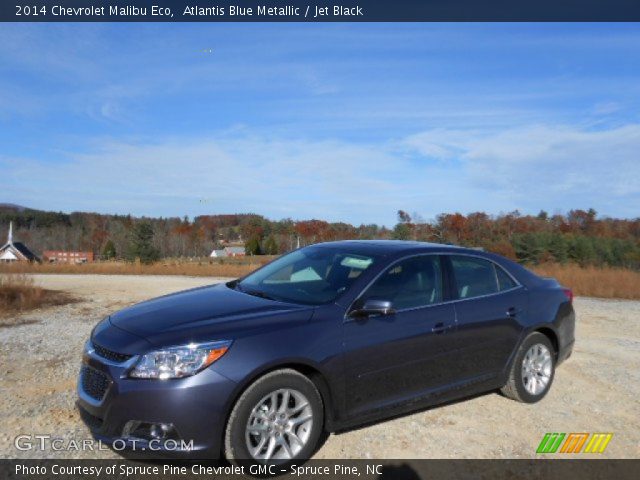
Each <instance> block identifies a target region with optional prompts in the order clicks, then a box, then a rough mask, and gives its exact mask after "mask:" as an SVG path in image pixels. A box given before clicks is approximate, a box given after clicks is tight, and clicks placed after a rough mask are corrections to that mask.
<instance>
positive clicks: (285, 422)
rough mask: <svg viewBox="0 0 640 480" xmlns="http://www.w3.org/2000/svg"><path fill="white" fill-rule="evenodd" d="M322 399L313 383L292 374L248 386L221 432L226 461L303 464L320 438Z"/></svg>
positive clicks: (272, 376)
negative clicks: (298, 461)
mask: <svg viewBox="0 0 640 480" xmlns="http://www.w3.org/2000/svg"><path fill="white" fill-rule="evenodd" d="M323 422H324V412H323V406H322V398H321V396H320V393H319V392H318V389H317V388H316V387H315V385H314V384H313V382H312V381H311V380H309V379H308V378H307V377H305V376H304V375H302V374H301V373H299V372H297V371H296V370H292V369H282V370H277V371H274V372H271V373H268V374H267V375H265V376H263V377H261V378H259V379H258V380H256V381H255V382H254V383H253V384H251V385H250V386H249V387H248V388H247V389H246V390H245V391H244V393H243V394H242V395H241V396H240V398H239V399H238V401H237V402H236V404H235V406H234V407H233V410H232V412H231V415H230V416H229V420H228V422H227V429H226V432H225V442H224V444H225V445H224V448H225V456H226V457H227V459H228V460H229V461H232V462H236V463H237V461H239V460H250V461H253V462H259V463H268V464H285V463H289V462H291V461H293V460H300V459H307V458H309V457H310V456H311V454H312V453H313V451H314V449H315V447H316V444H317V443H318V439H319V438H320V434H321V433H322V429H323Z"/></svg>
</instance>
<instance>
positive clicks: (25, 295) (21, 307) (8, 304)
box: [0, 274, 73, 327]
mask: <svg viewBox="0 0 640 480" xmlns="http://www.w3.org/2000/svg"><path fill="white" fill-rule="evenodd" d="M71 301H73V297H71V296H70V295H69V294H67V293H65V292H60V291H56V290H47V289H45V288H42V287H40V286H37V285H36V284H35V281H34V279H33V277H31V276H28V275H26V274H16V275H0V327H6V326H12V325H15V324H16V322H19V321H20V317H19V316H17V314H19V313H20V312H25V311H28V310H33V309H36V308H42V307H45V306H52V305H63V304H65V303H69V302H71Z"/></svg>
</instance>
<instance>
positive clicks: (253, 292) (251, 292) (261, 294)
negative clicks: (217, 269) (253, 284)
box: [236, 284, 275, 300]
mask: <svg viewBox="0 0 640 480" xmlns="http://www.w3.org/2000/svg"><path fill="white" fill-rule="evenodd" d="M236 289H237V290H239V291H241V292H242V293H246V294H247V295H253V296H254V297H260V298H264V299H266V300H275V298H273V297H272V296H270V295H268V294H266V293H264V292H261V291H260V290H246V289H245V288H243V287H241V286H240V284H238V285H236Z"/></svg>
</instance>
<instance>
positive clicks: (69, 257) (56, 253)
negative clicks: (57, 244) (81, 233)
mask: <svg viewBox="0 0 640 480" xmlns="http://www.w3.org/2000/svg"><path fill="white" fill-rule="evenodd" d="M42 258H43V259H44V261H45V262H49V263H91V262H93V260H94V257H93V252H66V251H63V250H45V251H44V252H43V253H42Z"/></svg>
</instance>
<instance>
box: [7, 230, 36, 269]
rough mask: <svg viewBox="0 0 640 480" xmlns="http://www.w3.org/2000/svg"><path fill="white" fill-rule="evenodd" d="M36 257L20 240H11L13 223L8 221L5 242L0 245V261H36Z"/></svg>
mask: <svg viewBox="0 0 640 480" xmlns="http://www.w3.org/2000/svg"><path fill="white" fill-rule="evenodd" d="M38 261H39V259H38V257H37V256H36V255H35V254H34V253H33V252H32V251H31V250H29V249H28V248H27V246H26V245H25V244H24V243H22V242H14V241H13V223H12V222H9V235H7V243H5V244H4V245H3V246H2V247H0V262H38Z"/></svg>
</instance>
